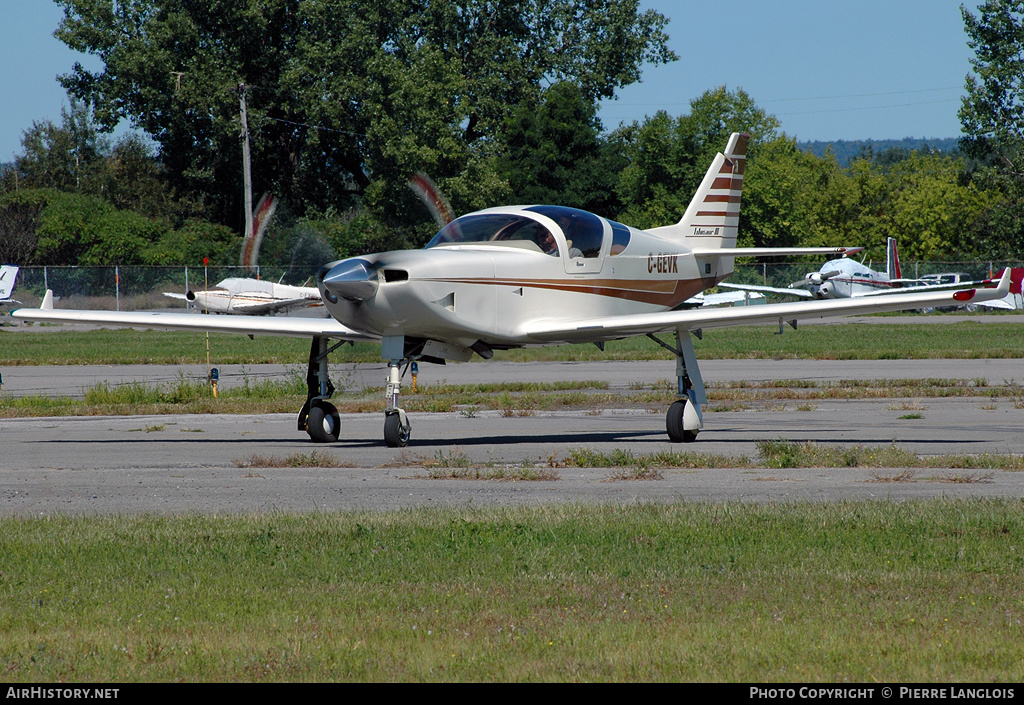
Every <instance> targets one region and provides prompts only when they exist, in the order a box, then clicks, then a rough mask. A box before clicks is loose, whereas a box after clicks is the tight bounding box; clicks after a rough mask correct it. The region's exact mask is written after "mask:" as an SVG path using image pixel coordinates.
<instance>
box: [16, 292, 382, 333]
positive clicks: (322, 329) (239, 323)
mask: <svg viewBox="0 0 1024 705" xmlns="http://www.w3.org/2000/svg"><path fill="white" fill-rule="evenodd" d="M11 316H12V317H14V318H18V319H21V320H23V321H41V322H43V321H45V322H50V323H93V324H97V325H105V326H114V327H118V328H155V329H160V330H195V331H210V332H218V333H241V334H243V335H280V336H291V337H297V338H310V337H322V338H337V339H340V340H373V341H376V340H379V339H380V338H379V337H378V336H375V335H371V334H369V333H364V332H362V331H358V330H353V329H352V328H348V327H347V326H344V325H342V324H341V323H339V322H338V321H336V320H335V319H333V318H267V317H265V316H242V315H239V316H207V315H203V314H199V313H152V312H143V311H76V310H72V309H55V308H53V295H52V293H51V292H49V291H47V292H46V296H45V297H44V298H43V304H42V306H41V307H40V308H19V309H15V310H14V311H11Z"/></svg>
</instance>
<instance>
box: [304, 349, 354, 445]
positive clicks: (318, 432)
mask: <svg viewBox="0 0 1024 705" xmlns="http://www.w3.org/2000/svg"><path fill="white" fill-rule="evenodd" d="M327 344H328V339H327V338H313V344H312V345H311V346H310V349H309V365H308V366H307V368H306V403H305V404H303V405H302V409H301V410H299V430H300V431H305V432H306V433H308V434H309V438H310V440H312V441H313V442H314V443H332V442H334V441H336V440H338V436H339V435H341V416H340V415H339V414H338V410H337V408H335V406H334V404H332V403H330V402H329V401H327V400H328V399H329V398H330V397H331V395H332V394H334V385H333V384H331V379H330V377H329V376H328V371H327V356H328V354H330V353H331V352H332V351H333V350H335V349H336V348H337V347H338V346H339V345H343V344H344V343H343V342H342V343H338V344H337V345H335V346H334V347H333V348H330V349H328V347H327Z"/></svg>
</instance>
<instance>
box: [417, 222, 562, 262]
mask: <svg viewBox="0 0 1024 705" xmlns="http://www.w3.org/2000/svg"><path fill="white" fill-rule="evenodd" d="M487 242H489V243H493V244H496V245H498V244H502V245H512V246H514V247H522V248H523V249H528V250H539V251H541V252H543V253H545V254H548V255H552V256H555V257H557V256H558V243H557V242H556V241H555V236H554V235H552V234H551V231H550V230H548V229H547V228H545V227H544V226H543V225H542V224H540V223H539V222H537V221H536V220H533V219H532V218H528V217H526V216H523V215H517V214H515V213H479V214H470V215H464V216H462V217H461V218H457V219H455V220H453V221H452V222H450V223H448V225H446V226H444V227H443V228H441V231H440V232H439V233H438V234H437V235H435V236H434V237H433V239H432V240H431V241H430V242H428V243H427V248H431V247H437V246H438V245H457V244H463V243H487Z"/></svg>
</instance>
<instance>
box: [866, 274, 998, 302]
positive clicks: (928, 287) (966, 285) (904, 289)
mask: <svg viewBox="0 0 1024 705" xmlns="http://www.w3.org/2000/svg"><path fill="white" fill-rule="evenodd" d="M913 282H916V283H913ZM890 283H891V284H903V286H901V287H899V288H893V289H879V290H877V291H868V292H865V293H863V294H854V296H855V297H857V298H861V297H864V296H891V295H893V294H906V293H909V292H915V291H956V290H958V289H970V288H971V287H979V286H984V285H985V282H984V280H982V281H973V282H971V281H968V282H957V283H955V284H927V283H925V282H924V281H923V280H921V279H893V280H891V281H890Z"/></svg>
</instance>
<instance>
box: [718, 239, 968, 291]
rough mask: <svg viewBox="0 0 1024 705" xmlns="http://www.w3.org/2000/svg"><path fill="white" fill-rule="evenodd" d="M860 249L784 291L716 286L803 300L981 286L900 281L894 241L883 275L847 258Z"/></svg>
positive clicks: (888, 246) (962, 282) (963, 282)
mask: <svg viewBox="0 0 1024 705" xmlns="http://www.w3.org/2000/svg"><path fill="white" fill-rule="evenodd" d="M861 249H863V248H856V249H850V250H848V251H847V252H846V253H845V254H844V255H843V257H841V258H839V259H834V260H830V261H828V262H826V263H825V264H823V265H822V266H821V269H819V270H818V271H817V272H808V273H807V275H806V276H804V278H803V279H801V280H800V281H798V282H793V283H792V284H790V285H789V287H788V288H781V287H774V286H760V285H757V284H726V283H723V284H719V286H720V287H722V288H725V289H737V290H740V291H756V292H760V293H763V294H778V295H782V296H796V297H799V298H803V299H850V298H858V297H861V296H882V295H886V294H905V293H907V291H908V290H910V289H914V290H920V289H927V290H928V291H945V290H950V291H952V290H955V289H964V288H969V287H972V286H980V285H981V282H980V281H969V280H967V279H960V278H958V279H956V280H955V281H946V280H938V279H929V278H928V277H927V276H926V277H921V278H920V279H905V278H903V276H902V272H901V270H900V259H899V253H898V252H897V248H896V240H895V238H891V237H890V238H889V239H888V241H887V243H886V268H885V269H886V271H885V272H876V271H875V270H873V269H871V267H868V266H867V265H866V264H862V263H860V262H857V261H856V260H854V259H852V258H851V257H849V255H851V254H853V253H855V252H858V251H859V250H861Z"/></svg>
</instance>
